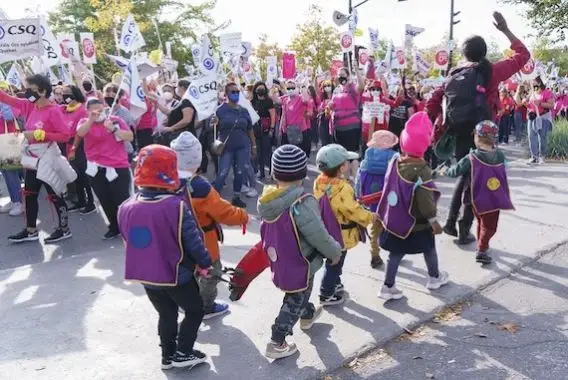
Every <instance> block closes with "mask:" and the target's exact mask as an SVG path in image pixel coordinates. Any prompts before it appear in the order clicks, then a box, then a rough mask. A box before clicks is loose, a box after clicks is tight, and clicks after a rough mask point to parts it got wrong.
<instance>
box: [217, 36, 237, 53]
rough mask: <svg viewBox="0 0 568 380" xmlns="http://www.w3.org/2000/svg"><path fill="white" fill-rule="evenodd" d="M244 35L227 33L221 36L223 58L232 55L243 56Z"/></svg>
mask: <svg viewBox="0 0 568 380" xmlns="http://www.w3.org/2000/svg"><path fill="white" fill-rule="evenodd" d="M242 40H243V34H242V33H225V34H221V35H220V36H219V42H220V45H221V53H222V54H223V57H225V56H231V55H241V53H242V52H243V46H242Z"/></svg>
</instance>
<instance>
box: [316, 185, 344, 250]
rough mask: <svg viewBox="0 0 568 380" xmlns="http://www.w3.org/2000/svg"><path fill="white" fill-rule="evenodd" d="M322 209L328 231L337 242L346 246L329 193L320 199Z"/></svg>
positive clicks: (322, 216)
mask: <svg viewBox="0 0 568 380" xmlns="http://www.w3.org/2000/svg"><path fill="white" fill-rule="evenodd" d="M319 205H320V210H321V218H322V220H323V224H325V228H326V229H327V232H329V234H330V235H331V236H332V237H333V238H334V239H335V241H336V242H338V243H339V245H341V247H343V246H344V243H343V236H341V225H340V224H339V222H338V221H337V217H336V216H335V213H334V212H333V209H332V208H331V202H330V201H329V197H328V196H327V194H324V196H323V197H321V198H320V200H319Z"/></svg>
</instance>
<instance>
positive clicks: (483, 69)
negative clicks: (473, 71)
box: [477, 58, 493, 89]
mask: <svg viewBox="0 0 568 380" xmlns="http://www.w3.org/2000/svg"><path fill="white" fill-rule="evenodd" d="M477 71H478V72H479V73H480V74H481V76H482V77H483V87H485V88H486V89H487V87H488V86H489V83H490V82H491V77H492V75H493V66H492V65H491V62H489V61H488V60H487V58H482V59H481V61H479V62H478V64H477Z"/></svg>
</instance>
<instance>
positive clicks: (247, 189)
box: [241, 185, 250, 194]
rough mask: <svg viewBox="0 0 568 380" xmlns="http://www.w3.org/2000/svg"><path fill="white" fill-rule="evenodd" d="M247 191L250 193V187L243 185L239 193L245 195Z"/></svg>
mask: <svg viewBox="0 0 568 380" xmlns="http://www.w3.org/2000/svg"><path fill="white" fill-rule="evenodd" d="M249 191H250V187H248V186H247V185H243V186H242V187H241V193H242V194H246V193H248V192H249Z"/></svg>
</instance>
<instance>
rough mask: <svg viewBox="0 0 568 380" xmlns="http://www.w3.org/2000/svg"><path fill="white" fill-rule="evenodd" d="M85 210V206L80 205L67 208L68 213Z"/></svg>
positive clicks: (75, 204) (74, 204) (76, 204)
mask: <svg viewBox="0 0 568 380" xmlns="http://www.w3.org/2000/svg"><path fill="white" fill-rule="evenodd" d="M84 208H85V205H80V204H78V203H73V204H72V205H71V206H69V207H67V212H69V213H72V212H79V211H81V210H82V209H84Z"/></svg>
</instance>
